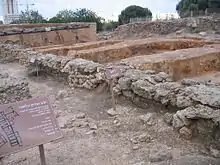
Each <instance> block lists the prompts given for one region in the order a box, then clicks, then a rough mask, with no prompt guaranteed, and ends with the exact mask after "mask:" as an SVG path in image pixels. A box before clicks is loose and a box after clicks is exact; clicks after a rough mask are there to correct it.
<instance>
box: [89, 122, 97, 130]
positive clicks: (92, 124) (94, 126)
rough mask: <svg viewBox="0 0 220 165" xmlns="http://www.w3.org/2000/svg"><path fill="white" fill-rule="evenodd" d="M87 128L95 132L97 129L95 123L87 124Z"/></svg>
mask: <svg viewBox="0 0 220 165" xmlns="http://www.w3.org/2000/svg"><path fill="white" fill-rule="evenodd" d="M89 128H90V129H91V130H97V129H98V127H97V125H96V124H95V123H89Z"/></svg>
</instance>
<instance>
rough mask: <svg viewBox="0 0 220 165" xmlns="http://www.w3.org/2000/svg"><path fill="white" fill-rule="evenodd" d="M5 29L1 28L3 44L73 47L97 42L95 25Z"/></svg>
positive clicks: (36, 26) (0, 34)
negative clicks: (76, 44) (62, 45)
mask: <svg viewBox="0 0 220 165" xmlns="http://www.w3.org/2000/svg"><path fill="white" fill-rule="evenodd" d="M40 25H41V26H40ZM3 27H4V28H3ZM3 27H1V26H0V29H2V30H0V39H1V42H4V43H13V44H20V45H24V46H25V47H37V46H46V45H55V44H64V45H71V44H74V43H81V42H89V41H96V24H95V23H74V24H34V25H9V26H3Z"/></svg>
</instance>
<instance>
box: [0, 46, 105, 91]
mask: <svg viewBox="0 0 220 165" xmlns="http://www.w3.org/2000/svg"><path fill="white" fill-rule="evenodd" d="M0 56H1V60H0V62H14V61H18V62H19V63H20V64H22V65H25V66H26V67H27V69H28V72H29V74H36V73H37V72H38V73H42V72H44V73H47V74H49V75H52V76H55V77H57V76H58V77H62V78H64V79H65V80H67V82H68V84H69V85H70V86H71V87H83V88H86V89H93V88H96V87H97V86H98V85H99V84H101V83H103V81H104V71H103V70H104V66H103V65H101V64H99V63H95V62H92V61H88V60H84V59H71V58H68V57H63V56H56V55H53V54H44V55H43V54H41V53H39V52H35V51H33V50H31V49H22V48H21V47H20V46H16V45H11V44H0Z"/></svg>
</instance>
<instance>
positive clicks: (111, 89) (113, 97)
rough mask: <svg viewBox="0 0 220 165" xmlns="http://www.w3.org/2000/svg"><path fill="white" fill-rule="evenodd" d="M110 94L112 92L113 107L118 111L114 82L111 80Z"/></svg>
mask: <svg viewBox="0 0 220 165" xmlns="http://www.w3.org/2000/svg"><path fill="white" fill-rule="evenodd" d="M110 92H111V95H112V106H113V109H114V110H115V111H116V101H115V95H114V91H113V82H112V80H110Z"/></svg>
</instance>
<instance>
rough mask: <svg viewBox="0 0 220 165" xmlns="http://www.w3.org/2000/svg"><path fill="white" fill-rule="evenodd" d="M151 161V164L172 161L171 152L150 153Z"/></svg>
mask: <svg viewBox="0 0 220 165" xmlns="http://www.w3.org/2000/svg"><path fill="white" fill-rule="evenodd" d="M149 159H150V161H151V162H161V161H165V160H170V159H172V154H171V152H170V151H169V150H164V149H162V150H159V151H156V152H155V151H154V152H152V153H150V156H149Z"/></svg>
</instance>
